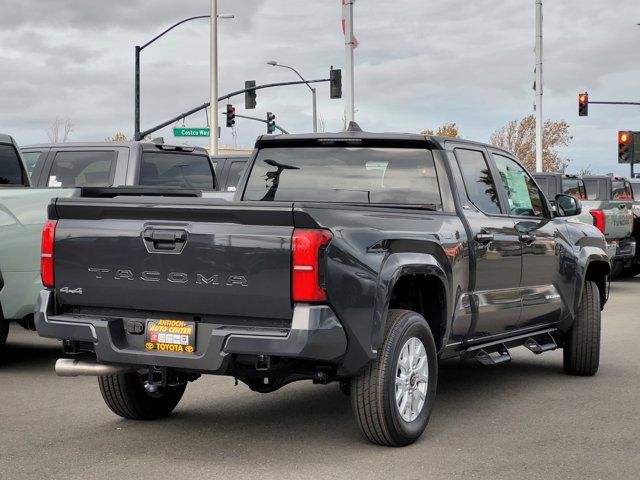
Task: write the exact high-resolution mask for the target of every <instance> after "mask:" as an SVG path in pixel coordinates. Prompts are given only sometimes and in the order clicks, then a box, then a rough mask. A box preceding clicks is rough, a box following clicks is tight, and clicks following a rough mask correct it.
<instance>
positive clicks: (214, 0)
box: [209, 0, 219, 155]
mask: <svg viewBox="0 0 640 480" xmlns="http://www.w3.org/2000/svg"><path fill="white" fill-rule="evenodd" d="M210 96H211V100H210V101H211V130H210V132H211V133H210V139H211V148H210V151H209V153H210V154H211V155H218V141H219V139H218V116H219V113H218V0H211V95H210Z"/></svg>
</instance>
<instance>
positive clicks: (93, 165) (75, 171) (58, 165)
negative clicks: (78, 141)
mask: <svg viewBox="0 0 640 480" xmlns="http://www.w3.org/2000/svg"><path fill="white" fill-rule="evenodd" d="M115 161H116V152H115V151H113V150H105V151H86V152H77V151H76V152H58V153H56V156H55V158H54V159H53V165H52V166H51V171H50V172H49V179H48V181H47V186H48V187H110V186H111V185H112V184H113V171H114V167H115Z"/></svg>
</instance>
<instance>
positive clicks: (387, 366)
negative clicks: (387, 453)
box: [350, 310, 438, 447]
mask: <svg viewBox="0 0 640 480" xmlns="http://www.w3.org/2000/svg"><path fill="white" fill-rule="evenodd" d="M386 324H387V331H386V335H385V339H384V342H383V344H382V345H381V347H380V349H379V351H378V358H377V359H376V360H374V361H373V362H372V363H370V364H369V365H367V367H366V368H365V369H364V370H363V371H362V372H361V373H360V374H359V375H356V376H355V377H353V378H352V379H351V389H350V390H351V406H352V408H353V412H354V415H355V417H356V421H357V423H358V425H359V427H360V430H361V431H362V434H363V435H364V436H365V437H366V438H367V439H368V440H369V441H371V442H373V443H376V444H379V445H387V446H395V447H400V446H404V445H409V444H411V443H413V442H415V441H416V440H417V439H418V438H419V437H420V435H422V432H423V431H424V429H425V428H426V426H427V424H428V423H429V417H430V416H431V409H432V407H433V403H434V400H435V396H436V385H437V382H438V362H437V352H436V346H435V341H434V339H433V335H432V334H431V329H430V328H429V325H428V324H427V321H426V320H425V319H424V317H422V315H420V314H418V313H416V312H412V311H409V310H389V313H388V316H387V323H386Z"/></svg>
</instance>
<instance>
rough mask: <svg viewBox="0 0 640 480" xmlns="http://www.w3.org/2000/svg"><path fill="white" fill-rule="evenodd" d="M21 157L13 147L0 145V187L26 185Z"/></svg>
mask: <svg viewBox="0 0 640 480" xmlns="http://www.w3.org/2000/svg"><path fill="white" fill-rule="evenodd" d="M25 183H26V182H25V178H24V175H23V170H22V165H21V163H20V157H19V156H18V152H16V149H15V148H14V147H13V145H0V185H24V184H25Z"/></svg>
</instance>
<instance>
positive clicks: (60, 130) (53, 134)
mask: <svg viewBox="0 0 640 480" xmlns="http://www.w3.org/2000/svg"><path fill="white" fill-rule="evenodd" d="M45 131H46V133H47V136H48V137H49V141H50V142H51V143H60V142H66V141H67V140H69V136H70V135H71V133H72V132H73V122H72V121H71V120H70V119H69V118H67V119H65V120H64V121H62V119H61V118H60V117H56V119H55V120H54V121H53V122H51V125H49V128H47V129H46V130H45Z"/></svg>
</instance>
